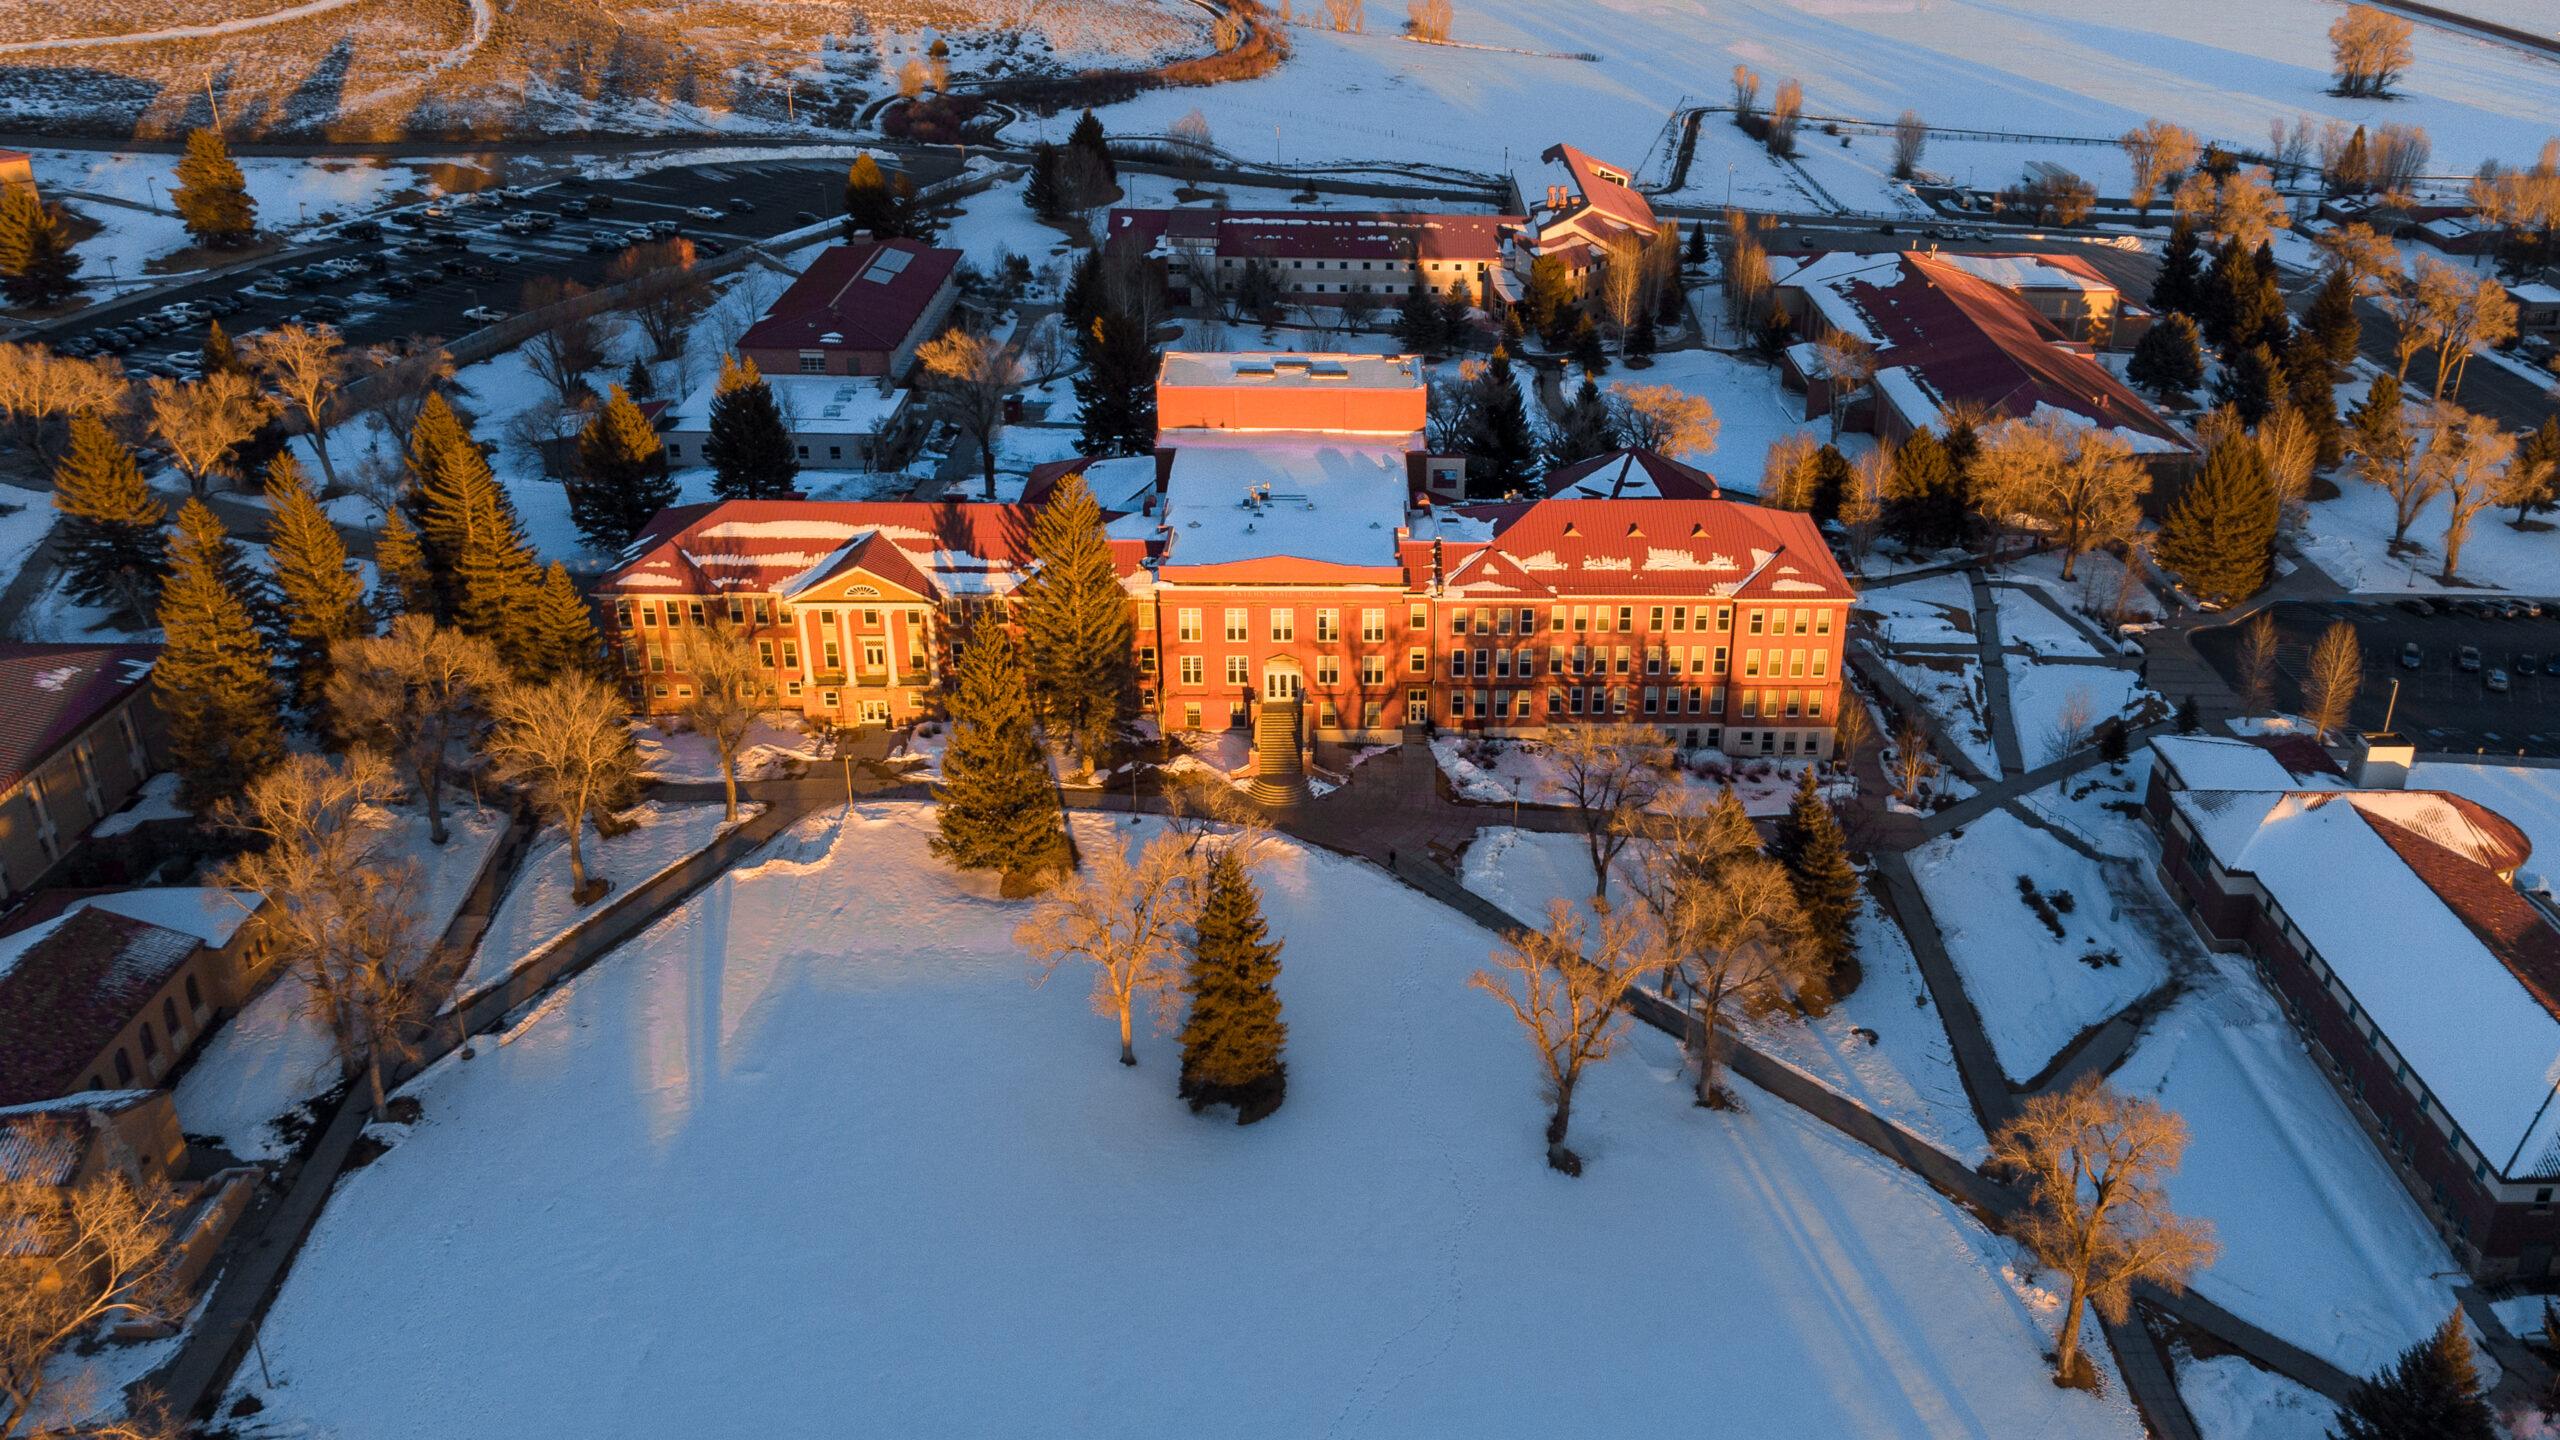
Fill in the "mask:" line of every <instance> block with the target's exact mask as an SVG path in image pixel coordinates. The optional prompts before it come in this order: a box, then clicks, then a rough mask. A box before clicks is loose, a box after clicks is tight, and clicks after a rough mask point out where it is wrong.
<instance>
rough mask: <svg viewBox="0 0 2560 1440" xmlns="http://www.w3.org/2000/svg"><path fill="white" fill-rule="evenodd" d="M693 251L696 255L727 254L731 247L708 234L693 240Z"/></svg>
mask: <svg viewBox="0 0 2560 1440" xmlns="http://www.w3.org/2000/svg"><path fill="white" fill-rule="evenodd" d="M693 253H694V254H696V255H726V254H728V253H729V247H728V246H726V245H723V244H721V243H720V242H719V241H717V240H714V239H712V238H711V237H709V236H707V235H706V236H704V237H702V238H701V239H698V240H696V241H694V242H693Z"/></svg>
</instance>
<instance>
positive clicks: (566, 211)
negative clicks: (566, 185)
mask: <svg viewBox="0 0 2560 1440" xmlns="http://www.w3.org/2000/svg"><path fill="white" fill-rule="evenodd" d="M594 208H595V207H594V206H592V205H589V204H588V203H587V202H586V201H584V200H580V199H577V198H575V197H572V198H570V199H567V200H563V201H561V202H560V213H561V214H563V215H584V214H587V213H588V212H589V211H591V210H593V209H594Z"/></svg>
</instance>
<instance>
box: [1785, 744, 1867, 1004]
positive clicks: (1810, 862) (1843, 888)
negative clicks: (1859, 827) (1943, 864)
mask: <svg viewBox="0 0 2560 1440" xmlns="http://www.w3.org/2000/svg"><path fill="white" fill-rule="evenodd" d="M1770 850H1771V853H1773V854H1774V855H1776V856H1777V858H1778V862H1779V863H1780V864H1781V865H1784V866H1785V867H1786V870H1787V883H1788V884H1789V885H1790V886H1791V887H1792V888H1793V889H1794V890H1795V892H1796V901H1797V903H1799V904H1801V905H1802V906H1803V907H1804V913H1805V918H1806V919H1807V920H1809V921H1811V922H1812V928H1813V938H1814V943H1815V944H1817V945H1819V946H1821V947H1822V955H1823V958H1824V959H1825V960H1826V961H1828V962H1829V964H1830V967H1831V978H1832V981H1833V984H1832V986H1831V987H1830V993H1832V994H1834V995H1845V994H1847V993H1848V992H1849V990H1850V989H1851V988H1852V984H1853V981H1854V977H1853V976H1852V975H1851V974H1850V973H1849V972H1850V967H1851V966H1853V965H1854V964H1855V963H1856V957H1857V943H1856V942H1857V934H1856V925H1857V920H1858V867H1857V866H1855V865H1853V864H1851V863H1850V861H1849V837H1848V836H1847V835H1845V834H1843V833H1842V832H1841V829H1840V817H1839V816H1837V815H1834V814H1833V813H1832V812H1831V802H1829V801H1828V800H1825V799H1823V798H1822V786H1821V782H1820V781H1819V780H1817V779H1816V778H1815V776H1814V767H1812V766H1810V765H1808V766H1806V767H1805V771H1804V774H1803V776H1802V777H1801V778H1800V779H1799V780H1798V781H1797V783H1796V795H1795V800H1794V802H1793V803H1792V804H1790V805H1789V806H1788V807H1787V813H1786V814H1785V815H1784V816H1782V817H1781V818H1780V819H1779V821H1778V833H1777V835H1776V836H1775V837H1774V843H1773V844H1772V845H1771V846H1770Z"/></svg>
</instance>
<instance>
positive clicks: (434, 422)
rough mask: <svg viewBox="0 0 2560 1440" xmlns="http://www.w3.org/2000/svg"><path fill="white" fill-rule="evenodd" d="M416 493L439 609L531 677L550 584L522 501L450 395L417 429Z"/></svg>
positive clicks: (430, 407)
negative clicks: (539, 611) (536, 630)
mask: <svg viewBox="0 0 2560 1440" xmlns="http://www.w3.org/2000/svg"><path fill="white" fill-rule="evenodd" d="M409 484H410V490H409V494H408V496H407V497H406V499H405V500H404V503H405V504H406V505H408V507H409V509H410V511H411V513H412V514H414V515H415V516H416V517H417V528H418V536H419V541H420V549H421V550H422V551H423V552H424V553H425V556H426V561H427V569H428V573H429V574H430V575H432V576H433V577H434V579H435V584H436V591H437V596H438V600H437V603H438V606H439V608H440V610H441V612H442V614H443V615H444V616H445V617H446V618H448V619H450V620H451V622H452V623H453V625H454V626H455V628H457V629H459V630H461V631H462V632H463V633H464V634H466V635H477V636H479V637H480V638H481V639H483V640H487V641H488V642H489V643H491V644H493V645H495V646H497V647H498V653H499V655H500V656H502V657H503V658H504V659H505V660H506V661H507V663H508V664H509V665H510V666H512V667H514V668H515V669H516V670H517V671H518V672H519V673H523V674H530V673H532V671H531V669H530V665H531V652H532V645H531V641H532V638H533V637H532V618H531V617H532V615H533V612H534V601H535V599H536V597H537V595H538V594H539V592H540V590H541V586H542V578H541V577H542V571H541V568H540V567H539V566H538V565H536V564H535V562H534V558H533V547H532V546H531V545H529V544H527V543H526V541H525V536H524V526H523V523H522V522H521V521H519V520H518V519H517V518H516V509H515V503H514V502H513V501H511V500H509V499H508V498H507V492H506V489H505V487H503V486H501V485H500V484H499V483H498V477H497V476H496V475H495V474H493V473H491V471H490V469H489V458H488V457H487V456H486V455H483V454H482V453H481V452H480V446H479V443H478V442H477V441H475V440H473V439H472V438H471V432H470V431H469V430H468V429H466V428H464V426H463V424H462V421H461V419H460V417H458V416H456V415H455V414H454V413H453V409H452V407H451V406H449V405H447V404H446V403H445V400H444V397H443V396H442V395H431V396H429V397H427V401H426V403H425V404H424V405H423V406H421V407H420V408H419V411H418V420H417V423H416V424H415V425H414V426H412V427H411V429H410V431H409Z"/></svg>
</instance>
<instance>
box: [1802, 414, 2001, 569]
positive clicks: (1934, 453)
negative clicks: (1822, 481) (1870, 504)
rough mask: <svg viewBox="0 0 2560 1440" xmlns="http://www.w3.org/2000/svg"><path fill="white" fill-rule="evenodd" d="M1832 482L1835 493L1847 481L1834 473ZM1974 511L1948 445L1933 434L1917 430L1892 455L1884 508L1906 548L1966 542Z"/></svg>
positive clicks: (1890, 528)
mask: <svg viewBox="0 0 2560 1440" xmlns="http://www.w3.org/2000/svg"><path fill="white" fill-rule="evenodd" d="M1844 458H1845V457H1844ZM1827 483H1828V485H1829V486H1830V488H1831V489H1832V490H1833V491H1835V492H1836V491H1838V490H1839V488H1840V487H1841V486H1842V485H1844V484H1846V483H1847V482H1846V478H1845V477H1844V476H1842V475H1840V474H1838V473H1836V472H1835V473H1833V474H1832V475H1831V476H1830V477H1829V478H1828V481H1827ZM1832 503H1833V505H1834V506H1835V507H1836V505H1837V504H1838V502H1837V501H1836V500H1835V501H1833V502H1832ZM1970 510H1971V507H1970V506H1969V505H1968V504H1967V502H1966V498H1965V494H1964V486H1963V484H1962V483H1961V481H1960V478H1959V476H1958V475H1957V472H1956V465H1955V461H1954V460H1953V459H1951V458H1950V457H1949V456H1948V454H1947V447H1946V442H1944V441H1942V440H1940V439H1939V438H1938V435H1937V432H1936V431H1934V430H1926V429H1922V430H1914V431H1912V432H1911V434H1910V435H1909V436H1907V437H1906V438H1905V439H1904V440H1903V442H1902V444H1901V445H1899V446H1897V447H1895V449H1894V452H1893V494H1892V495H1891V497H1889V503H1888V504H1887V505H1886V508H1885V527H1886V529H1887V530H1888V531H1889V532H1890V533H1891V534H1892V535H1893V536H1894V537H1895V538H1897V539H1899V540H1901V541H1902V542H1903V543H1904V544H1906V545H1910V546H1912V547H1914V548H1918V549H1924V550H1941V549H1944V548H1946V547H1947V546H1950V545H1960V544H1962V543H1964V537H1965V530H1966V528H1967V526H1968V525H1969V524H1970V519H1971V517H1970Z"/></svg>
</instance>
